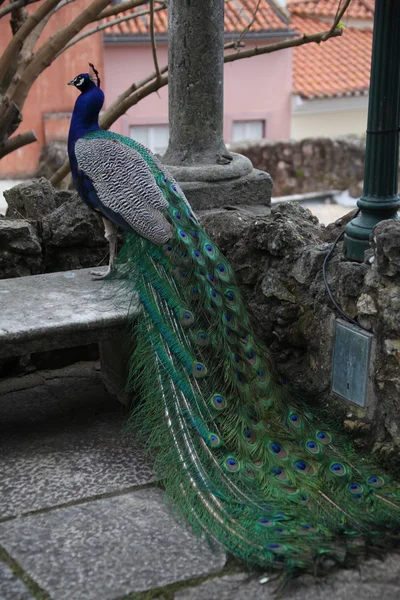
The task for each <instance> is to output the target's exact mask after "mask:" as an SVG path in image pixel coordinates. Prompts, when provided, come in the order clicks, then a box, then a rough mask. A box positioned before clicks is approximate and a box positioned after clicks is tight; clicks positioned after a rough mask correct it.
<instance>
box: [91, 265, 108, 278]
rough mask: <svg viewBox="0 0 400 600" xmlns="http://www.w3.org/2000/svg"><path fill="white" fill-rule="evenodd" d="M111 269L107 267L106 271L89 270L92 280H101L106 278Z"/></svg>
mask: <svg viewBox="0 0 400 600" xmlns="http://www.w3.org/2000/svg"><path fill="white" fill-rule="evenodd" d="M111 271H112V269H111V268H110V267H108V268H107V271H89V273H90V274H91V275H93V277H92V281H101V280H102V279H106V277H108V276H109V275H110V274H111Z"/></svg>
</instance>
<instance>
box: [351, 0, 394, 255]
mask: <svg viewBox="0 0 400 600" xmlns="http://www.w3.org/2000/svg"><path fill="white" fill-rule="evenodd" d="M399 120H400V1H399V0H376V2H375V17H374V37H373V44H372V62H371V84H370V92H369V105H368V129H367V138H366V149H365V174H364V190H363V195H362V196H361V198H360V199H359V200H358V202H357V205H358V206H359V208H360V209H361V212H360V214H359V215H358V216H357V217H356V218H355V219H353V220H352V221H350V223H349V224H348V225H347V226H346V229H345V245H346V256H347V258H349V259H350V260H355V261H359V262H362V261H363V260H364V251H365V250H367V249H368V247H369V236H370V234H371V232H372V230H373V228H374V227H375V225H376V224H377V223H379V221H383V220H384V219H394V220H399V217H398V210H399V208H400V197H399V195H398V193H397V191H398V169H399V131H398V129H399Z"/></svg>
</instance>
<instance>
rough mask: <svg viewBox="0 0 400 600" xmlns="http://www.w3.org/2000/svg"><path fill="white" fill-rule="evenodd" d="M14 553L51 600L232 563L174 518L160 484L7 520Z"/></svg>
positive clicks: (3, 533)
mask: <svg viewBox="0 0 400 600" xmlns="http://www.w3.org/2000/svg"><path fill="white" fill-rule="evenodd" d="M0 539H1V541H2V545H3V546H4V547H5V549H6V550H7V552H8V553H9V554H10V555H11V556H12V557H13V558H14V559H15V560H16V561H17V562H18V563H19V564H20V565H21V566H22V568H23V569H24V570H25V571H26V572H27V573H28V574H29V575H30V576H31V577H32V578H33V579H34V580H35V581H36V582H37V583H38V584H39V585H40V586H41V587H42V588H43V589H45V590H46V591H47V592H48V593H49V594H50V596H51V598H52V600H71V599H72V598H73V600H114V599H117V598H120V597H121V596H123V595H126V594H128V593H130V592H140V591H145V590H148V589H151V588H155V587H162V586H165V585H168V584H171V583H174V582H177V581H182V580H187V579H190V578H193V577H198V576H202V575H206V574H207V573H210V572H216V571H219V570H221V569H222V568H223V566H224V564H225V560H226V557H225V554H224V553H223V552H222V551H219V550H214V551H212V550H211V549H210V547H209V546H208V544H206V543H205V542H203V541H201V540H199V539H197V538H195V537H194V536H193V535H192V534H191V533H190V532H189V531H188V530H187V529H186V528H185V527H184V526H183V525H181V524H178V522H177V521H176V520H175V519H174V518H173V517H172V516H171V514H170V512H169V510H168V509H167V508H166V506H165V504H164V501H163V497H162V493H161V491H160V490H157V489H147V490H140V491H137V492H134V493H130V494H126V495H123V496H118V497H114V498H107V499H102V500H96V501H93V502H88V503H86V504H81V505H79V506H71V507H67V508H60V509H56V510H54V511H51V512H49V513H46V514H40V515H31V516H28V517H25V518H22V519H14V520H12V521H7V522H5V523H1V524H0Z"/></svg>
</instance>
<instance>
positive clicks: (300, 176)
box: [296, 169, 304, 179]
mask: <svg viewBox="0 0 400 600" xmlns="http://www.w3.org/2000/svg"><path fill="white" fill-rule="evenodd" d="M296 179H304V171H303V169H296Z"/></svg>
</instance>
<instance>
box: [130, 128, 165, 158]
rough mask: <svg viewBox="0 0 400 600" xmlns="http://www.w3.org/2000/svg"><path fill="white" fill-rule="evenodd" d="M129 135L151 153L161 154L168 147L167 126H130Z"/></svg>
mask: <svg viewBox="0 0 400 600" xmlns="http://www.w3.org/2000/svg"><path fill="white" fill-rule="evenodd" d="M129 135H130V137H131V138H132V139H133V140H136V141H137V142H139V143H140V144H143V145H144V146H146V147H147V148H149V149H150V150H151V151H152V152H154V153H157V154H163V153H164V152H165V151H166V149H167V146H168V137H169V128H168V125H132V126H131V128H130V131H129Z"/></svg>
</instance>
